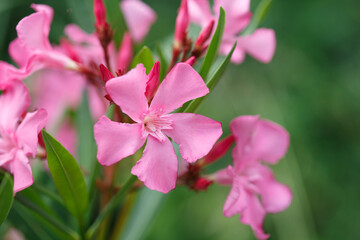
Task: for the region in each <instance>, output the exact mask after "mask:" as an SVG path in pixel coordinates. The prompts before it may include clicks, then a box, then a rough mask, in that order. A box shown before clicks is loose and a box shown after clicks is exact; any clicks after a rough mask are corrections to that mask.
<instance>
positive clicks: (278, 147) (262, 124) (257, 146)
mask: <svg viewBox="0 0 360 240" xmlns="http://www.w3.org/2000/svg"><path fill="white" fill-rule="evenodd" d="M289 138H290V137H289V133H288V132H287V131H286V130H285V129H284V128H283V127H281V126H280V125H278V124H276V123H274V122H271V121H267V120H263V119H261V120H259V121H258V124H257V127H256V134H255V139H254V143H253V151H254V152H255V153H256V156H257V159H259V160H263V161H266V162H268V163H271V164H275V163H277V162H278V161H279V160H280V159H281V158H282V157H284V156H285V154H286V152H287V149H288V148H289V141H290V140H289Z"/></svg>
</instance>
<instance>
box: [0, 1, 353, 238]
mask: <svg viewBox="0 0 360 240" xmlns="http://www.w3.org/2000/svg"><path fill="white" fill-rule="evenodd" d="M83 2H84V3H85V4H84V3H83ZM145 2H147V3H149V4H150V5H151V6H152V7H153V9H154V10H155V11H156V12H157V14H158V20H157V22H156V24H155V25H154V26H153V28H152V30H151V33H150V34H149V36H148V37H147V39H146V41H145V42H146V44H147V45H149V46H150V47H152V48H153V47H154V46H155V44H158V43H159V42H161V41H162V40H164V39H168V38H169V36H171V34H170V33H171V32H172V31H173V25H174V21H175V17H176V14H175V13H176V10H177V7H178V5H179V2H180V1H179V0H177V1H167V0H147V1H145ZM258 2H259V1H256V0H253V1H252V9H254V8H255V7H256V5H257V3H258ZM30 3H31V1H29V0H11V1H9V0H1V1H0V53H1V56H0V58H1V59H3V60H9V56H8V53H7V46H8V44H9V42H10V41H11V40H12V39H14V38H15V37H16V32H15V26H16V24H17V22H18V21H19V20H20V19H21V18H23V17H24V16H26V15H28V14H30V13H31V12H32V10H31V9H30V7H29V6H30ZM36 3H46V4H48V5H50V6H52V7H54V9H55V18H54V22H53V24H52V29H51V34H50V38H51V41H52V42H53V43H57V42H58V39H59V36H61V35H62V31H63V28H64V26H65V25H66V24H68V23H70V22H76V23H78V24H80V25H81V26H82V27H83V28H85V29H86V30H88V31H91V30H92V24H93V23H92V19H93V17H92V16H91V9H90V7H91V5H92V2H91V1H90V0H89V1H87V0H67V1H58V0H48V1H46V0H42V1H36ZM79 6H80V7H79ZM78 9H80V12H79V11H77V10H78ZM359 9H360V2H359V1H355V0H343V1H337V0H317V1H314V0H303V1H287V0H274V1H273V5H272V7H271V9H270V11H269V13H268V16H267V17H266V19H265V21H264V22H263V23H262V24H261V26H263V27H268V28H273V29H275V31H276V35H277V49H276V54H275V57H274V59H273V61H272V62H271V63H270V64H261V63H259V62H257V61H255V60H253V59H251V58H250V57H247V58H246V61H245V62H244V63H243V64H242V65H237V66H235V65H232V66H230V68H229V70H228V71H227V73H226V76H225V77H224V78H223V79H222V80H221V82H220V84H219V85H218V86H217V88H216V89H215V91H214V92H213V93H212V94H211V96H210V97H209V98H208V99H207V101H206V102H205V103H204V104H203V105H202V108H201V109H200V112H201V113H202V114H204V115H207V116H209V117H211V118H214V119H216V120H219V121H221V122H222V123H223V128H224V132H225V134H227V133H229V127H228V126H229V123H230V121H231V120H232V119H233V118H235V117H237V116H240V115H245V114H259V115H260V116H261V117H263V118H267V119H270V120H272V121H275V122H278V123H280V124H281V125H283V126H284V127H285V128H286V129H287V130H288V131H289V132H290V134H291V147H290V149H289V152H288V154H287V156H286V157H285V158H284V159H283V160H281V161H280V163H279V164H278V165H277V166H275V167H274V168H273V169H274V171H275V172H276V174H277V178H278V180H280V181H281V182H283V183H286V184H287V185H289V186H290V187H291V189H292V190H293V193H294V200H293V203H292V205H291V206H290V208H289V209H288V210H286V211H284V212H282V213H279V214H276V215H268V216H267V217H266V221H265V230H266V232H269V233H271V235H272V237H271V239H281V240H283V239H299V240H304V239H360V207H359V204H360V94H359V92H360V40H359V39H360V28H359V26H360V12H359ZM78 16H83V17H78ZM230 163H231V158H230V155H229V154H228V155H227V157H226V159H225V160H223V161H222V162H218V163H215V164H214V165H213V166H211V167H210V168H209V169H208V171H209V172H212V171H214V170H216V169H219V168H222V167H225V166H226V165H227V164H230ZM228 192H229V188H226V187H218V186H211V187H210V188H209V189H208V191H207V192H200V193H194V192H191V191H189V190H188V189H186V188H183V187H179V188H177V189H176V190H174V191H171V192H170V193H169V194H168V195H167V196H166V197H162V196H159V195H156V194H155V195H154V196H153V198H147V199H145V200H144V202H145V204H144V205H143V206H144V209H142V210H143V211H144V212H146V211H149V208H151V206H152V205H151V201H153V200H154V204H153V205H154V206H153V207H155V206H157V205H158V204H157V202H156V201H157V200H158V199H159V198H162V200H161V201H160V207H158V209H159V212H158V214H154V215H152V214H150V215H149V218H150V220H151V221H150V222H151V224H150V226H149V229H148V231H147V232H146V233H141V234H139V235H141V236H142V238H144V239H154V240H158V239H172V240H174V239H179V240H180V239H221V240H227V239H228V240H231V239H254V237H253V234H252V232H251V229H250V227H248V226H244V225H242V224H240V222H239V216H234V217H232V218H229V219H228V218H225V217H224V216H223V215H222V207H223V204H224V201H225V199H226V196H227V194H228ZM146 204H147V205H146ZM146 206H149V207H146ZM156 209H157V208H156ZM132 227H133V228H134V229H135V231H136V224H135V225H133V226H132ZM128 239H130V238H129V237H128Z"/></svg>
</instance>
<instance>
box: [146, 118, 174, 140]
mask: <svg viewBox="0 0 360 240" xmlns="http://www.w3.org/2000/svg"><path fill="white" fill-rule="evenodd" d="M143 124H144V134H145V135H146V136H147V135H149V134H150V135H151V136H153V137H155V138H156V139H158V140H159V141H164V140H165V139H166V135H165V134H164V133H163V132H162V131H161V130H163V129H172V126H171V125H172V120H171V119H170V115H166V114H165V115H159V114H156V113H149V114H147V115H146V116H145V117H144V120H143Z"/></svg>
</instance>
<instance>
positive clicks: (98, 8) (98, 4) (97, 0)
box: [94, 0, 106, 28]
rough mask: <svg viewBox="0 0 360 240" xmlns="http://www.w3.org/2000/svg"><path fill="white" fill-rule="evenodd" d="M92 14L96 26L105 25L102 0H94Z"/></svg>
mask: <svg viewBox="0 0 360 240" xmlns="http://www.w3.org/2000/svg"><path fill="white" fill-rule="evenodd" d="M94 15H95V26H96V28H102V27H104V26H105V25H106V9H105V6H104V3H103V0H94Z"/></svg>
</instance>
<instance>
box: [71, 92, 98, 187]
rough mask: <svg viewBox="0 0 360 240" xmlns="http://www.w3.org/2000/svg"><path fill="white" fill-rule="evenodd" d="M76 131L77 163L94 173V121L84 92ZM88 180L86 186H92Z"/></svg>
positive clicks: (78, 112) (77, 117)
mask: <svg viewBox="0 0 360 240" xmlns="http://www.w3.org/2000/svg"><path fill="white" fill-rule="evenodd" d="M75 117H76V118H75V121H76V126H77V130H78V161H79V164H80V166H81V167H83V168H84V169H85V170H86V171H87V172H92V171H94V168H95V165H96V164H98V163H97V161H96V142H95V139H94V121H93V119H92V116H91V112H90V108H89V100H88V94H87V91H86V90H85V91H84V93H83V96H82V101H81V104H80V107H79V109H78V111H77V113H76V116H75ZM90 181H91V179H90V178H86V182H87V183H88V186H92V185H91V184H93V183H91V182H90Z"/></svg>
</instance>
